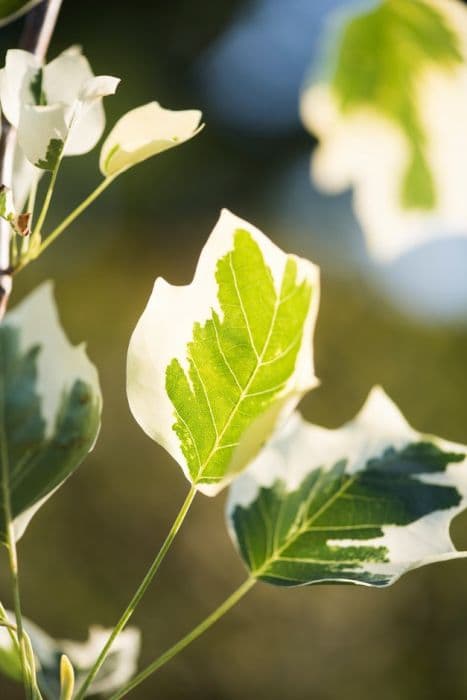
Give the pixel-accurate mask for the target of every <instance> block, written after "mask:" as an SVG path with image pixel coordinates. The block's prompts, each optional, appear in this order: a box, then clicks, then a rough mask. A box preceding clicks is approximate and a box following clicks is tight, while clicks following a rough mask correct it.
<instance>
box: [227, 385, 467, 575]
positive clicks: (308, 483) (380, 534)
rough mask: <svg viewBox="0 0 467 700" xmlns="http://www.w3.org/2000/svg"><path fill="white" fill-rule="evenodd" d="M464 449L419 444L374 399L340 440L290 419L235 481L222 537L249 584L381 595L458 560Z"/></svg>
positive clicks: (384, 400) (431, 440) (421, 439)
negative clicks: (370, 590)
mask: <svg viewBox="0 0 467 700" xmlns="http://www.w3.org/2000/svg"><path fill="white" fill-rule="evenodd" d="M466 456H467V447H466V446H464V445H457V444H453V443H450V442H446V441H445V440H441V439H439V438H435V437H432V436H427V435H421V434H420V433H417V432H416V431H415V430H413V429H412V428H411V427H410V426H409V425H408V423H407V422H406V421H405V419H404V418H403V416H402V415H401V413H400V412H399V410H398V409H397V407H396V406H395V405H394V404H393V403H392V402H391V401H390V400H389V398H388V397H387V396H386V394H385V393H384V392H383V391H382V389H380V388H375V389H373V390H372V392H371V393H370V396H369V397H368V399H367V402H366V404H365V406H364V407H363V409H362V410H361V412H360V413H359V414H358V415H357V417H356V418H355V419H354V420H353V421H352V422H351V423H348V424H347V425H344V426H343V427H342V428H340V429H338V430H326V429H324V428H320V427H317V426H314V425H311V424H310V423H307V422H306V421H305V420H304V419H303V418H302V417H301V416H300V415H299V414H298V413H295V414H294V415H293V416H292V417H291V419H290V420H289V421H288V423H287V424H286V425H285V426H284V428H283V430H282V432H281V433H280V434H278V435H277V436H276V437H275V439H274V440H273V441H271V442H270V443H269V445H267V446H266V447H265V448H264V450H263V451H262V452H261V453H260V455H259V456H258V458H257V459H256V460H255V462H254V463H253V464H252V465H251V467H250V468H249V469H248V470H247V471H246V472H245V473H244V474H243V475H242V476H240V477H239V479H238V480H237V481H235V482H234V484H233V486H232V487H231V491H230V496H229V502H228V506H227V517H228V523H229V528H230V531H231V534H232V537H233V538H234V540H235V542H236V544H237V546H238V549H239V551H240V554H241V556H242V557H243V559H244V561H245V563H246V565H247V567H248V569H249V570H250V572H251V574H252V575H253V576H254V577H256V578H258V579H261V580H263V581H266V582H268V583H272V584H276V585H279V586H299V585H307V584H315V583H329V582H340V583H358V584H364V585H371V586H387V585H389V584H392V583H394V582H395V581H396V580H397V579H398V578H399V577H400V576H401V575H402V574H404V573H405V572H407V571H410V570H411V569H415V568H417V567H420V566H424V565H425V564H430V563H432V562H437V561H444V560H447V559H453V558H456V557H463V556H466V552H459V551H457V550H456V549H455V548H454V546H453V543H452V541H451V538H450V536H449V526H450V523H451V521H452V519H453V518H454V517H455V516H456V515H457V514H458V513H460V512H461V511H462V510H464V509H465V508H466V505H467V500H466V499H467V459H466Z"/></svg>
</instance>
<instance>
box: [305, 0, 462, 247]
mask: <svg viewBox="0 0 467 700" xmlns="http://www.w3.org/2000/svg"><path fill="white" fill-rule="evenodd" d="M368 5H369V7H368ZM365 7H366V9H365ZM301 113H302V118H303V122H304V124H305V126H306V127H307V128H308V129H309V130H310V131H311V132H313V133H314V134H315V135H316V136H317V137H318V140H319V144H318V146H317V148H316V150H315V153H314V156H313V161H312V175H313V178H314V180H315V182H316V184H317V185H318V186H319V187H321V188H322V189H323V190H325V191H327V192H329V193H336V192H339V191H342V190H345V189H347V188H349V187H353V190H354V209H355V212H356V215H357V217H358V219H359V221H360V223H361V225H362V228H363V231H364V233H365V236H366V239H367V244H368V246H369V248H370V251H371V252H372V253H373V255H374V256H375V257H376V258H379V259H380V260H382V261H388V260H391V259H393V258H395V257H397V256H398V255H400V254H402V253H404V252H406V251H407V250H409V249H411V248H412V247H414V246H416V245H420V244H421V243H424V242H426V241H428V240H431V239H433V238H435V237H437V236H440V235H465V233H466V231H467V199H466V197H465V181H466V176H467V166H466V163H467V135H466V133H465V123H466V119H467V10H466V8H465V6H463V5H462V3H461V2H458V1H457V0H413V1H412V2H407V1H406V0H384V1H383V2H378V3H374V2H373V3H366V5H363V8H362V4H361V3H357V4H356V5H355V7H354V8H353V10H350V11H348V10H346V11H344V12H342V11H341V12H340V13H339V14H338V15H337V16H335V18H334V22H333V23H332V24H331V28H330V31H329V33H328V37H327V41H326V50H325V51H324V52H323V56H322V60H321V61H320V62H319V65H318V66H317V67H315V71H314V73H313V74H312V75H311V80H310V82H309V83H308V84H307V85H306V87H305V89H304V90H303V93H302V97H301Z"/></svg>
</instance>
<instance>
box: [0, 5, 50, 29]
mask: <svg viewBox="0 0 467 700" xmlns="http://www.w3.org/2000/svg"><path fill="white" fill-rule="evenodd" d="M41 1H42V0H0V27H4V26H5V25H6V24H8V23H9V22H13V20H15V19H17V18H18V17H21V15H24V14H25V13H26V12H29V10H31V9H32V8H33V7H34V5H38V4H39V3H40V2H41Z"/></svg>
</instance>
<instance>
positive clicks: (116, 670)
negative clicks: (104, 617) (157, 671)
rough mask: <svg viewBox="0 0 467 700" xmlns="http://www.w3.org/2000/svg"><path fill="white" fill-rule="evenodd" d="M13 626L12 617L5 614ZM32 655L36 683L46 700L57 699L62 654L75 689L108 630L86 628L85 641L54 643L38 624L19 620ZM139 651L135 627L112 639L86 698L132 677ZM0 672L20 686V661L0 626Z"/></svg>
mask: <svg viewBox="0 0 467 700" xmlns="http://www.w3.org/2000/svg"><path fill="white" fill-rule="evenodd" d="M7 614H8V618H9V619H10V620H11V622H12V623H13V624H14V622H15V616H14V614H13V613H11V612H8V613H7ZM23 620H24V628H25V631H26V633H27V634H28V636H29V638H30V640H31V644H32V647H33V649H34V654H35V656H36V661H37V667H38V674H37V680H38V684H39V687H40V690H41V692H42V693H43V694H44V695H45V696H46V697H47V700H58V699H59V698H60V660H61V657H62V655H63V654H65V655H66V656H67V657H68V659H69V660H70V662H71V663H72V665H73V668H74V672H75V685H76V690H78V689H79V686H80V685H81V684H82V683H83V682H84V679H85V678H86V676H87V674H88V672H89V671H90V670H91V668H92V666H93V664H94V661H95V660H96V658H97V656H98V655H99V652H100V651H101V650H102V647H103V646H104V644H105V642H106V641H107V639H108V637H109V635H110V633H111V632H112V630H110V629H105V628H103V627H99V626H92V627H90V629H89V636H88V639H87V640H86V641H85V642H75V641H70V640H57V639H53V638H52V637H50V636H49V635H48V634H47V633H46V632H44V631H43V630H42V629H41V628H40V627H38V625H36V624H35V623H34V622H31V620H28V619H27V618H23ZM140 649H141V634H140V632H139V630H138V629H137V628H136V627H127V628H126V629H125V630H124V631H123V632H121V633H120V635H119V636H118V637H117V639H116V640H115V642H114V644H113V645H112V649H111V650H110V652H109V654H108V656H107V658H106V660H105V661H104V663H103V665H102V667H101V669H100V670H99V672H98V674H97V676H96V678H95V679H94V681H93V683H92V684H91V687H90V689H89V693H88V694H89V695H109V694H111V693H114V692H116V691H117V690H118V689H119V688H121V687H122V686H123V685H125V683H126V682H127V681H129V680H130V678H131V677H132V676H133V675H134V673H135V672H136V668H137V661H138V656H139V653H140ZM0 673H3V675H5V676H7V677H9V678H11V680H14V681H17V682H18V683H20V682H21V681H22V677H21V662H20V660H19V657H18V654H17V651H16V648H15V646H14V644H13V642H12V639H11V636H10V634H9V633H8V630H6V629H5V628H4V627H0Z"/></svg>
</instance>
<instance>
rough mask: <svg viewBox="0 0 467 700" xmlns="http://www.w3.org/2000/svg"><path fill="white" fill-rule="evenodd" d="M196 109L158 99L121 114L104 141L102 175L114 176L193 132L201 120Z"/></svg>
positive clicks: (181, 141)
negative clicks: (168, 106) (177, 107)
mask: <svg viewBox="0 0 467 700" xmlns="http://www.w3.org/2000/svg"><path fill="white" fill-rule="evenodd" d="M201 117H202V114H201V112H199V111H198V110H197V109H185V110H172V109H165V108H164V107H161V106H160V104H159V103H158V102H150V103H149V104H146V105H142V106H141V107H136V109H132V110H131V111H130V112H127V113H126V114H124V115H123V117H121V118H120V119H119V120H118V122H117V123H116V124H115V126H114V127H113V129H112V131H111V132H110V134H109V135H108V136H107V138H106V140H105V141H104V143H103V145H102V149H101V155H100V169H101V172H102V174H103V175H105V176H106V177H108V176H116V175H119V174H120V173H122V172H124V171H125V170H128V168H131V167H132V166H133V165H137V164H138V163H141V162H142V161H143V160H146V159H147V158H151V157H152V156H154V155H157V154H158V153H161V152H162V151H166V150H168V149H169V148H173V147H174V146H179V145H180V144H182V143H184V142H185V141H188V140H189V139H191V138H193V136H196V134H198V133H199V132H200V131H201V129H202V128H203V127H204V124H200V121H201Z"/></svg>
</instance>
